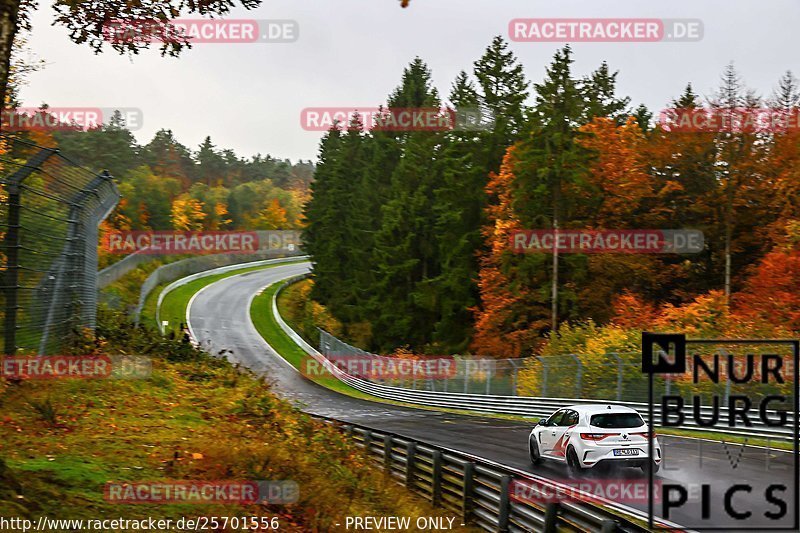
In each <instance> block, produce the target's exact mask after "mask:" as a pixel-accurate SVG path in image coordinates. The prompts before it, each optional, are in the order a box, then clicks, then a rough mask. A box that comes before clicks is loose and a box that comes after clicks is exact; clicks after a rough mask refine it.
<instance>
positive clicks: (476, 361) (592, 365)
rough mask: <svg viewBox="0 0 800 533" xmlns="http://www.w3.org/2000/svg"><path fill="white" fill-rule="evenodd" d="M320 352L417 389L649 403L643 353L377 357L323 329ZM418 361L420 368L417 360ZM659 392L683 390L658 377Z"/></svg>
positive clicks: (355, 371)
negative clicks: (488, 356) (399, 358)
mask: <svg viewBox="0 0 800 533" xmlns="http://www.w3.org/2000/svg"><path fill="white" fill-rule="evenodd" d="M319 351H320V352H321V353H322V354H323V355H324V356H325V357H326V358H328V359H329V360H330V361H331V362H333V363H334V364H336V365H337V366H338V367H339V368H341V369H342V370H344V371H346V372H347V373H348V374H350V375H352V376H354V377H359V378H361V379H366V380H369V381H373V382H376V383H381V384H384V385H391V386H396V387H403V388H406V389H412V390H424V391H438V392H461V393H465V394H485V395H494V396H529V397H546V398H575V399H587V400H589V399H591V400H617V401H628V402H646V401H647V379H646V376H645V375H644V374H643V373H642V359H641V357H642V356H641V353H640V352H626V353H606V354H602V355H576V354H561V355H552V356H531V357H522V358H518V359H493V358H480V357H472V356H457V355H456V356H446V357H416V358H415V357H411V358H409V359H407V360H406V361H405V362H402V360H398V359H397V358H395V357H385V356H379V355H375V354H372V353H369V352H366V351H364V350H361V349H359V348H356V347H355V346H351V345H350V344H347V343H346V342H344V341H342V340H340V339H338V338H336V337H335V336H333V335H331V334H330V333H328V332H326V331H323V330H320V341H319ZM415 362H416V363H417V367H416V370H415V369H414V363H415ZM654 387H655V391H656V393H657V394H662V393H663V394H678V393H680V388H679V387H678V386H677V385H675V384H674V383H673V382H672V380H670V379H664V378H663V377H661V376H659V377H657V378H655V384H654Z"/></svg>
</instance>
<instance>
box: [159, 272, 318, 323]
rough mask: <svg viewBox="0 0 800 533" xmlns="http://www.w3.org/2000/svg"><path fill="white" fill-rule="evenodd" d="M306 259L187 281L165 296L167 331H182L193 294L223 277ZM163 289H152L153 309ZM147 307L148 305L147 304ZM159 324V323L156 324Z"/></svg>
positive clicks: (163, 314)
mask: <svg viewBox="0 0 800 533" xmlns="http://www.w3.org/2000/svg"><path fill="white" fill-rule="evenodd" d="M303 261H305V260H304V259H301V260H298V261H289V262H286V263H277V264H272V265H259V266H253V267H243V268H237V269H236V270H231V271H229V272H222V273H220V274H214V275H210V276H204V277H202V278H200V279H197V280H194V281H192V282H189V283H187V284H186V285H182V286H180V287H178V288H176V289H174V290H172V291H170V292H169V293H167V295H166V296H165V297H164V300H163V301H162V302H161V310H160V313H159V316H160V320H162V321H164V320H166V321H167V322H168V323H169V324H168V325H167V327H166V328H165V333H168V332H170V331H173V332H175V333H176V334H179V333H180V324H181V323H185V322H186V306H187V305H189V300H191V299H192V296H193V295H194V294H196V293H197V292H198V291H200V290H201V289H202V288H203V287H207V286H208V285H211V284H212V283H214V282H217V281H219V280H221V279H224V278H228V277H230V276H236V275H239V274H244V273H246V272H252V271H255V270H266V269H269V268H273V267H276V266H285V265H293V264H296V263H302V262H303ZM162 290H163V289H160V290H157V291H152V292H151V296H152V299H153V302H152V305H153V309H155V306H156V302H157V300H158V295H159V294H160V293H161V291H162ZM145 307H146V306H145ZM152 316H153V319H154V320H155V312H153V315H152ZM156 326H158V324H156Z"/></svg>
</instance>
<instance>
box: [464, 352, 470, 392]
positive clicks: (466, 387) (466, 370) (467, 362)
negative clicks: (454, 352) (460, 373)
mask: <svg viewBox="0 0 800 533" xmlns="http://www.w3.org/2000/svg"><path fill="white" fill-rule="evenodd" d="M469 367H470V360H469V359H465V360H464V394H466V393H468V392H469Z"/></svg>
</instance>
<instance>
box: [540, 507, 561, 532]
mask: <svg viewBox="0 0 800 533" xmlns="http://www.w3.org/2000/svg"><path fill="white" fill-rule="evenodd" d="M558 508H559V506H558V502H550V503H548V504H547V507H546V508H545V510H544V529H543V530H542V531H543V533H556V531H557V530H558Z"/></svg>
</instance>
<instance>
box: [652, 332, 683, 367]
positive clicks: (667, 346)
mask: <svg viewBox="0 0 800 533" xmlns="http://www.w3.org/2000/svg"><path fill="white" fill-rule="evenodd" d="M654 355H656V356H657V358H655V359H654V358H653V356H654ZM642 372H643V373H645V374H683V373H685V372H686V336H685V335H683V334H681V333H648V332H646V331H643V332H642Z"/></svg>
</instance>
